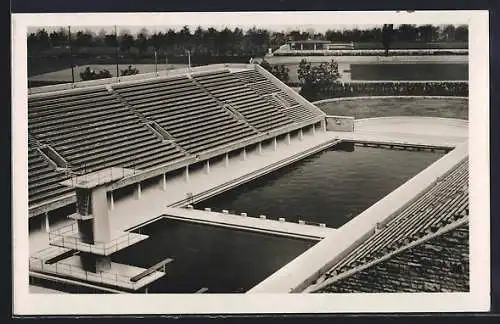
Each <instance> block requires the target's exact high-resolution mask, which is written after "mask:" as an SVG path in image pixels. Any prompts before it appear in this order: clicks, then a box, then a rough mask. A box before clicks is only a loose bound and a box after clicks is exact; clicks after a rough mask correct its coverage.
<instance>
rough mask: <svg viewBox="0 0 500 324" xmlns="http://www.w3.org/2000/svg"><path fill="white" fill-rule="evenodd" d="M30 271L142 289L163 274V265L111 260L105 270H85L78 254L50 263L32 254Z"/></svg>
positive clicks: (112, 285) (106, 284)
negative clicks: (125, 262) (156, 265)
mask: <svg viewBox="0 0 500 324" xmlns="http://www.w3.org/2000/svg"><path fill="white" fill-rule="evenodd" d="M30 271H35V272H41V273H44V274H51V275H55V276H57V277H62V278H69V279H76V280H80V281H83V282H86V283H91V284H95V285H102V286H108V287H116V288H120V289H125V290H132V291H137V290H140V289H143V288H145V287H147V286H149V285H150V284H151V283H153V282H154V281H156V280H158V279H160V278H162V277H163V276H165V269H164V267H163V269H161V267H160V268H154V269H153V270H150V269H144V268H140V267H136V266H133V265H128V264H123V263H116V262H111V267H110V269H109V270H106V271H99V272H92V271H87V270H85V269H84V268H83V267H82V262H81V259H80V257H79V256H78V255H74V256H70V257H68V258H66V259H64V260H62V261H59V262H56V263H52V264H49V263H47V262H46V261H45V260H43V259H39V258H36V257H34V256H32V257H30Z"/></svg>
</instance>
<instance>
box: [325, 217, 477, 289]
mask: <svg viewBox="0 0 500 324" xmlns="http://www.w3.org/2000/svg"><path fill="white" fill-rule="evenodd" d="M468 232H469V231H468V224H464V225H461V226H460V227H458V228H456V229H454V230H452V231H450V232H447V233H444V234H442V235H440V236H437V237H435V238H432V239H430V240H429V241H426V242H425V243H422V244H419V245H416V246H414V247H412V248H410V249H408V250H405V251H403V252H401V253H398V254H397V255H395V256H393V257H391V258H390V259H388V260H385V261H382V262H380V263H378V264H376V265H374V266H372V267H369V268H366V269H364V270H361V271H358V272H356V273H354V274H352V275H350V276H347V277H344V278H341V279H339V280H337V281H335V282H334V283H332V284H330V285H328V286H326V287H324V288H322V289H321V290H319V291H317V292H321V293H335V292H337V293H359V292H369V293H379V292H424V291H425V292H438V291H440V292H459V291H468V290H469V256H468V255H469V242H468V240H469V238H468ZM457 234H460V235H459V237H457Z"/></svg>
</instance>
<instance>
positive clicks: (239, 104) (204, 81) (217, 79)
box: [193, 71, 293, 132]
mask: <svg viewBox="0 0 500 324" xmlns="http://www.w3.org/2000/svg"><path fill="white" fill-rule="evenodd" d="M193 78H194V79H196V81H197V82H199V83H200V84H201V85H202V86H203V87H204V88H205V89H207V91H209V92H210V93H211V94H212V95H213V96H214V97H216V98H217V99H218V100H219V101H221V102H223V103H225V104H229V105H230V106H231V107H233V108H234V109H236V110H237V111H238V112H239V113H240V114H241V115H242V116H243V117H244V118H245V119H246V121H247V122H248V123H249V124H250V125H252V126H253V127H255V128H257V129H258V130H259V131H262V132H264V131H268V130H270V129H273V128H278V127H281V126H285V125H289V124H291V123H293V121H292V120H291V119H290V118H288V117H287V116H286V115H285V114H283V113H282V112H281V111H280V110H279V109H278V108H277V107H274V106H273V105H271V104H269V103H268V102H267V101H265V100H264V99H263V98H262V97H261V96H259V95H258V94H256V93H255V92H254V91H253V90H252V89H251V88H249V87H247V86H246V85H245V84H244V83H242V82H241V81H240V80H239V79H238V78H237V77H235V76H234V75H233V74H231V73H229V71H217V72H212V73H206V74H203V75H197V76H194V77H193Z"/></svg>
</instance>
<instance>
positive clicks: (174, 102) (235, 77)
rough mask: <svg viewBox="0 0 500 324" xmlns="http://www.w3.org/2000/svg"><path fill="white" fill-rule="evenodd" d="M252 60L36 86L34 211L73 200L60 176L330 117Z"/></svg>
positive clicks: (171, 159) (184, 161)
mask: <svg viewBox="0 0 500 324" xmlns="http://www.w3.org/2000/svg"><path fill="white" fill-rule="evenodd" d="M245 67H246V66H245V65H242V66H239V67H237V68H236V69H235V68H232V69H230V68H226V67H224V66H215V67H211V69H209V71H205V70H206V68H204V67H202V68H200V69H196V68H195V69H193V70H192V71H191V73H182V74H180V75H172V76H163V77H156V75H155V76H154V77H152V78H149V79H148V78H145V79H134V78H133V77H131V78H129V80H128V81H122V82H120V83H111V84H99V85H93V86H91V87H82V88H75V89H71V88H70V89H66V88H65V87H64V86H63V87H62V89H63V90H60V91H49V92H47V93H44V92H41V93H33V94H31V95H29V98H28V124H29V127H28V133H29V137H30V143H29V152H30V153H29V156H30V161H29V189H30V195H29V204H30V217H34V216H37V215H40V214H42V213H45V212H48V211H50V210H52V209H55V208H58V207H61V206H62V205H65V204H66V205H67V204H68V203H73V202H74V194H73V195H72V193H71V191H70V190H69V189H68V188H65V187H63V186H61V185H59V184H58V183H59V182H60V181H62V180H64V179H67V178H68V177H69V176H70V175H71V174H85V173H89V172H94V171H99V170H103V169H106V168H110V167H118V166H119V167H123V168H128V169H134V170H135V172H136V173H137V174H141V173H144V172H145V171H149V170H157V169H159V168H161V167H170V169H179V168H182V167H184V166H186V165H189V164H191V163H192V162H193V161H194V162H198V161H199V159H200V154H208V155H207V158H210V157H213V156H217V155H221V154H224V153H228V152H229V151H231V148H230V147H231V145H233V146H234V144H235V143H236V144H237V143H238V142H244V144H242V145H243V146H245V145H250V144H253V143H258V142H260V141H262V140H264V139H266V138H271V137H273V136H279V135H281V134H286V133H288V132H290V131H293V130H297V129H301V128H303V127H305V126H307V125H312V124H316V123H318V122H321V120H324V114H323V113H322V112H321V110H319V109H318V108H316V107H314V106H313V105H312V104H310V103H308V102H307V101H306V100H305V99H303V98H301V97H300V96H299V95H298V94H296V93H295V92H293V91H291V90H289V89H288V91H287V89H286V86H284V85H282V84H281V85H280V84H279V82H276V80H269V79H267V78H266V77H265V76H263V74H261V73H262V72H258V71H257V70H253V68H251V69H247V68H245ZM259 68H260V67H259ZM245 73H252V75H253V76H260V77H261V80H262V78H263V79H264V80H267V84H268V85H271V86H269V87H268V88H265V89H260V90H256V89H255V87H253V86H251V85H249V84H248V83H246V82H245V81H244V79H240V78H241V77H242V76H243V75H245ZM83 83H85V82H83ZM48 88H49V90H50V89H53V88H51V87H48ZM56 89H59V88H57V86H56ZM267 97H276V98H280V99H277V100H280V101H274V102H273V101H272V100H268V99H266V98H267ZM270 132H273V134H270ZM238 148H239V147H238ZM162 172H164V171H159V172H157V173H156V174H153V175H152V176H155V175H158V174H161V173H162ZM152 176H151V177H152ZM146 177H147V176H143V179H145V178H146ZM70 196H72V197H73V198H69V199H68V197H70Z"/></svg>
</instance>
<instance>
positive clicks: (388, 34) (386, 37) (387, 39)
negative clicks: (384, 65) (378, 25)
mask: <svg viewBox="0 0 500 324" xmlns="http://www.w3.org/2000/svg"><path fill="white" fill-rule="evenodd" d="M393 28H394V26H393V25H392V24H384V27H382V46H384V50H385V56H389V48H390V47H391V43H392V37H393Z"/></svg>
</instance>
